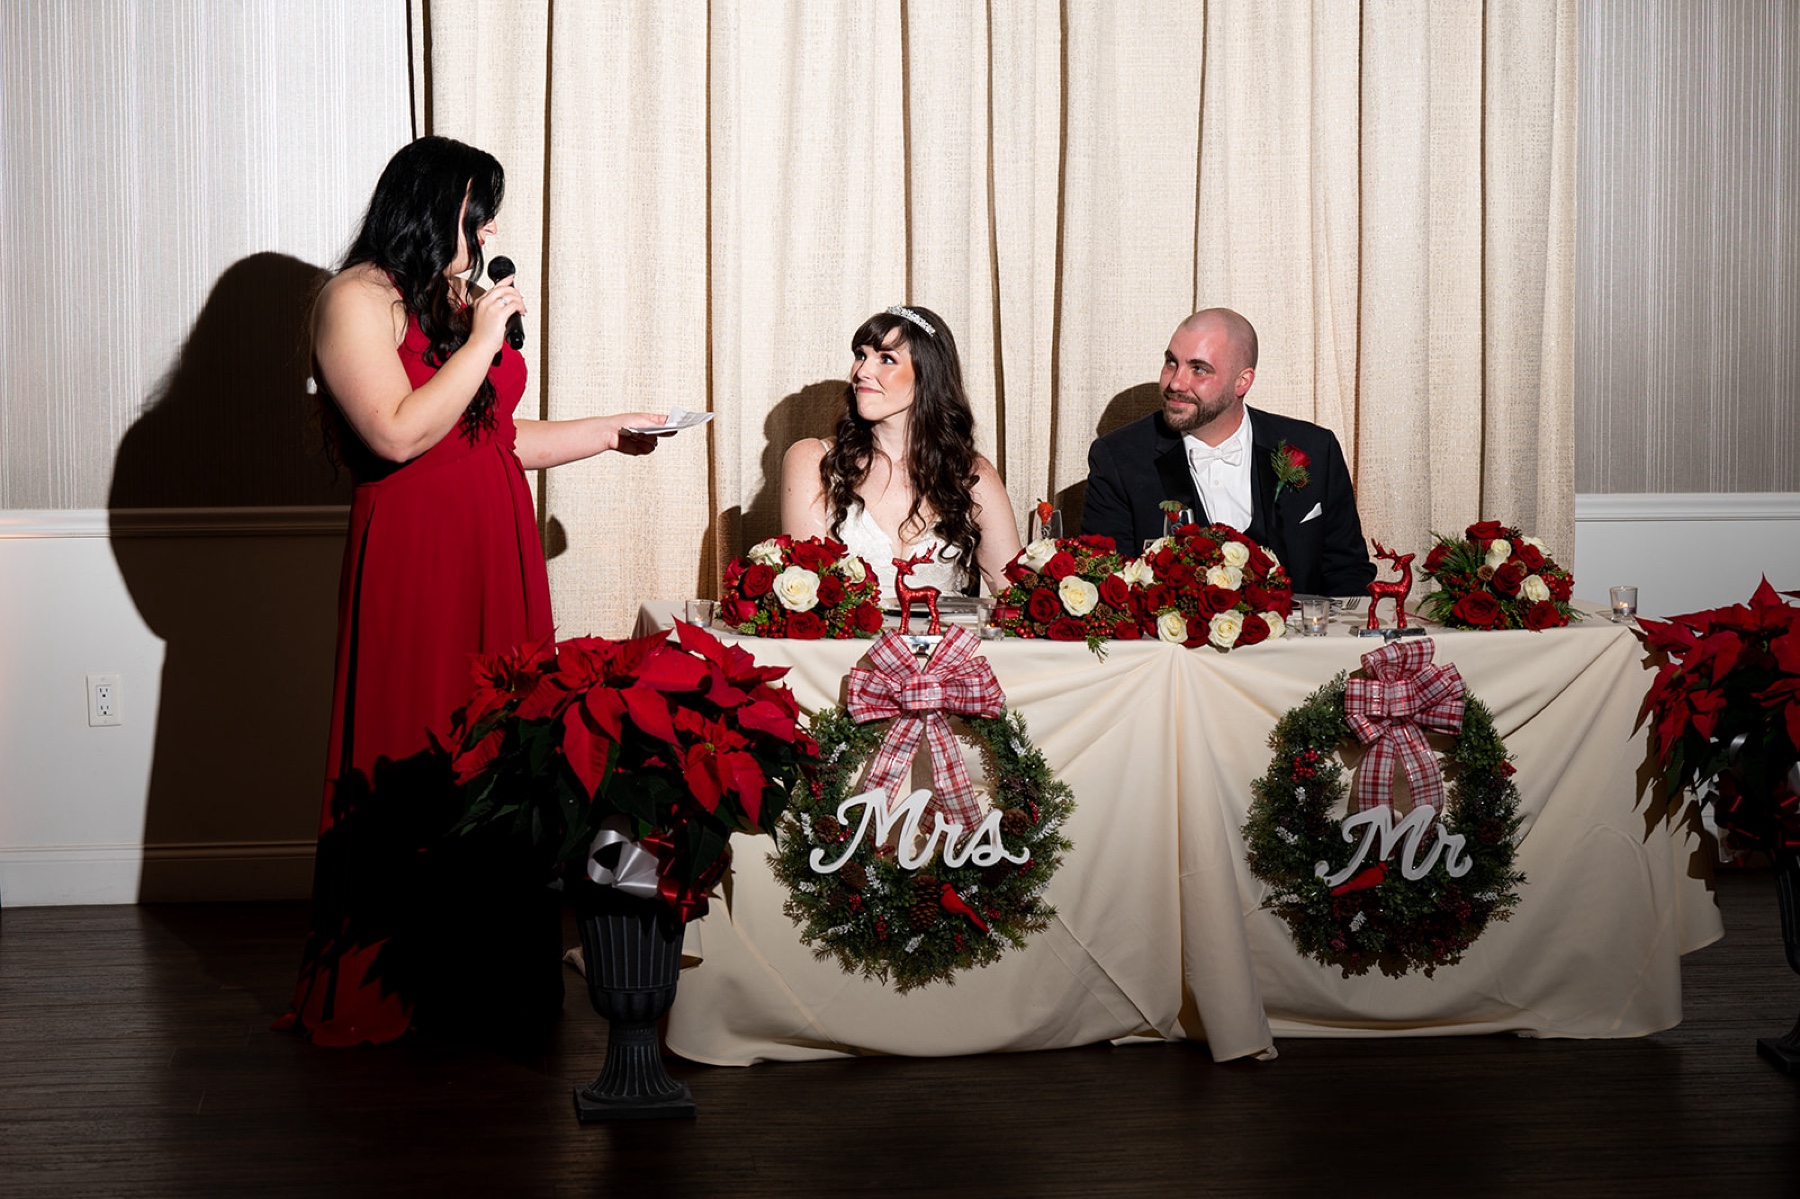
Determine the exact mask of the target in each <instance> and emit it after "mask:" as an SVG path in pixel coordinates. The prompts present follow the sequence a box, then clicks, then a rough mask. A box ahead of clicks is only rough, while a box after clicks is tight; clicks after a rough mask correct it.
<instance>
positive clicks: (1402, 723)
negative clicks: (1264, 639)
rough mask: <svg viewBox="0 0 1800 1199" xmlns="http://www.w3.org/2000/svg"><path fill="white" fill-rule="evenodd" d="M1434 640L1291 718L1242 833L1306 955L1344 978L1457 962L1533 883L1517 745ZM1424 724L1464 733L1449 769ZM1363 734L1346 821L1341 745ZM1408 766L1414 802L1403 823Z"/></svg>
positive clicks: (1384, 656)
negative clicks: (1435, 657) (1525, 850)
mask: <svg viewBox="0 0 1800 1199" xmlns="http://www.w3.org/2000/svg"><path fill="white" fill-rule="evenodd" d="M1432 652H1433V650H1432V643H1431V641H1430V639H1429V638H1420V639H1418V640H1414V641H1406V642H1400V643H1398V644H1393V645H1389V646H1386V647H1384V648H1382V649H1379V650H1376V651H1374V652H1373V653H1369V654H1364V655H1363V669H1362V670H1361V671H1359V672H1358V673H1357V676H1356V677H1348V676H1346V675H1343V674H1340V675H1338V677H1337V678H1335V679H1333V680H1332V681H1331V682H1329V683H1327V684H1326V685H1325V686H1323V687H1321V688H1319V690H1317V691H1315V692H1313V694H1312V695H1311V696H1309V697H1308V698H1307V700H1306V701H1305V702H1304V703H1302V704H1301V705H1300V706H1299V707H1297V708H1294V709H1292V710H1291V711H1289V712H1288V713H1287V714H1286V715H1285V716H1283V717H1282V718H1281V721H1280V723H1278V724H1277V725H1276V726H1275V731H1274V732H1273V733H1272V734H1271V735H1270V737H1269V744H1270V746H1271V747H1272V748H1273V749H1274V751H1275V752H1274V756H1273V758H1272V759H1271V761H1270V763H1269V769H1268V772H1267V773H1266V774H1264V775H1263V776H1262V778H1260V779H1258V780H1256V782H1255V783H1254V784H1252V793H1253V795H1254V801H1253V802H1252V804H1251V806H1250V815H1249V820H1248V822H1247V823H1246V824H1245V825H1244V841H1245V845H1246V847H1247V849H1248V851H1249V862H1250V869H1251V872H1252V873H1253V874H1255V875H1256V877H1257V878H1259V879H1261V880H1262V881H1263V882H1265V883H1267V884H1268V886H1269V893H1268V896H1267V898H1265V900H1264V901H1263V905H1262V906H1263V907H1265V908H1268V909H1270V910H1272V911H1274V912H1275V913H1276V914H1277V915H1279V916H1280V917H1281V918H1282V919H1283V920H1285V921H1286V922H1287V924H1288V927H1289V928H1290V929H1291V930H1292V932H1293V936H1294V943H1295V945H1296V947H1297V948H1298V949H1299V950H1300V952H1302V953H1304V954H1306V955H1307V956H1309V957H1312V958H1314V959H1315V960H1317V961H1319V962H1320V963H1322V964H1325V965H1329V966H1337V967H1339V968H1340V969H1341V970H1342V971H1343V972H1344V975H1345V977H1348V976H1350V975H1351V974H1366V973H1367V972H1368V970H1369V968H1370V967H1371V966H1376V967H1379V968H1380V970H1381V972H1382V973H1384V974H1387V975H1390V976H1392V977H1399V976H1400V975H1403V974H1405V973H1406V972H1407V971H1409V970H1413V969H1419V970H1422V971H1423V972H1424V973H1425V975H1426V976H1427V977H1430V976H1431V975H1432V973H1433V972H1434V971H1435V970H1436V969H1437V967H1439V966H1448V965H1455V964H1456V963H1457V962H1459V961H1461V960H1462V955H1463V951H1464V950H1466V949H1467V948H1468V947H1469V946H1470V945H1471V944H1473V943H1474V941H1475V939H1476V938H1477V937H1479V936H1481V934H1482V933H1483V932H1484V931H1485V930H1486V929H1487V927H1488V924H1489V923H1490V922H1491V921H1494V920H1505V919H1506V918H1507V917H1508V916H1509V915H1510V914H1511V909H1512V908H1513V907H1515V906H1516V905H1517V904H1518V902H1519V892H1518V888H1519V886H1520V884H1522V883H1523V882H1524V881H1525V876H1524V875H1523V874H1520V873H1518V872H1517V871H1515V870H1514V869H1513V860H1514V842H1515V838H1516V836H1517V833H1518V830H1519V824H1520V820H1519V815H1518V807H1519V792H1518V788H1517V787H1516V786H1515V785H1514V784H1513V781H1512V775H1513V766H1512V764H1511V763H1510V762H1508V761H1507V755H1506V746H1505V744H1504V743H1503V742H1502V741H1501V739H1500V736H1499V734H1498V733H1497V732H1496V731H1495V729H1494V719H1493V714H1492V713H1491V712H1489V710H1488V709H1487V707H1486V706H1485V705H1484V704H1482V703H1481V701H1480V700H1478V699H1476V698H1474V697H1473V696H1469V695H1466V694H1465V693H1464V689H1463V683H1462V678H1461V676H1460V675H1459V674H1458V673H1457V671H1456V667H1454V666H1437V665H1433V664H1432V663H1431V656H1432ZM1426 729H1429V730H1431V731H1432V732H1435V733H1439V734H1449V735H1451V736H1452V738H1453V739H1452V740H1451V742H1450V744H1449V747H1448V749H1447V752H1446V754H1445V760H1444V763H1443V766H1442V768H1441V770H1440V767H1439V765H1438V763H1437V761H1436V758H1435V755H1434V754H1433V753H1432V751H1431V747H1430V744H1429V742H1428V741H1427V740H1426V737H1425V733H1424V730H1426ZM1357 740H1360V741H1362V742H1364V743H1366V744H1367V745H1368V747H1369V751H1368V753H1367V755H1366V756H1365V757H1364V759H1363V763H1362V766H1361V768H1360V770H1359V771H1358V774H1357V781H1356V789H1355V794H1354V796H1353V797H1352V798H1351V799H1350V801H1349V806H1350V808H1351V809H1352V810H1351V812H1350V813H1349V814H1348V815H1347V816H1346V817H1344V818H1342V819H1339V818H1337V817H1335V816H1334V815H1333V813H1334V812H1336V811H1338V810H1340V809H1342V808H1343V807H1344V806H1345V804H1346V797H1345V785H1344V767H1343V766H1342V765H1341V764H1340V763H1339V762H1338V760H1337V753H1338V750H1339V748H1340V747H1341V746H1343V745H1344V744H1345V743H1346V742H1351V741H1357ZM1396 766H1399V767H1400V768H1401V770H1402V771H1403V772H1404V774H1405V777H1406V780H1407V784H1408V786H1409V788H1410V790H1411V794H1412V803H1413V806H1412V810H1411V811H1410V812H1409V813H1408V814H1407V815H1406V816H1405V818H1403V819H1398V820H1396V818H1395V815H1394V808H1393V791H1392V788H1393V782H1392V774H1393V771H1394V768H1395V767H1396ZM1446 783H1448V788H1447V789H1446ZM1430 833H1435V839H1431V840H1428V835H1429V834H1430Z"/></svg>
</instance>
